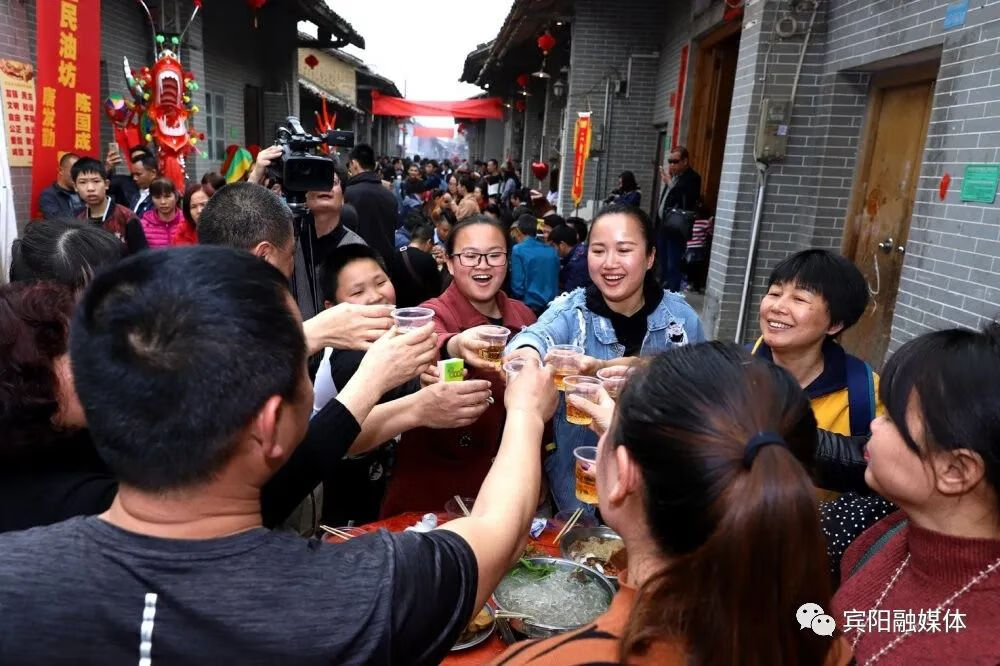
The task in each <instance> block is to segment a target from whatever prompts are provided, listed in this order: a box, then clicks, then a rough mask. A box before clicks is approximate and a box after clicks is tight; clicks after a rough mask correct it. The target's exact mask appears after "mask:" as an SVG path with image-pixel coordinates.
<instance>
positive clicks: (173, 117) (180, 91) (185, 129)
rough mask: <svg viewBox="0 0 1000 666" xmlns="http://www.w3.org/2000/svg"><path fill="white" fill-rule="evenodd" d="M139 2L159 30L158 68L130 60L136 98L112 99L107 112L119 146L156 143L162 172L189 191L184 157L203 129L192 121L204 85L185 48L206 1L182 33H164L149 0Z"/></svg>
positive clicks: (130, 84)
mask: <svg viewBox="0 0 1000 666" xmlns="http://www.w3.org/2000/svg"><path fill="white" fill-rule="evenodd" d="M138 2H139V4H140V5H142V8H143V9H144V10H145V11H146V16H147V17H148V18H149V25H150V27H151V28H152V29H153V53H154V55H155V56H156V62H155V63H154V64H153V67H152V68H149V67H143V68H142V69H140V70H138V71H136V70H134V69H132V68H131V67H129V64H128V58H124V59H123V64H124V70H125V80H126V82H127V83H128V88H129V92H130V93H131V94H132V99H133V101H131V102H130V101H127V100H122V99H121V98H109V99H108V100H107V101H106V102H105V111H107V113H108V115H109V116H110V117H111V122H112V124H113V125H114V128H115V139H116V140H117V142H118V144H119V146H121V147H122V149H123V150H125V151H128V150H130V149H131V148H134V147H135V146H137V145H140V144H143V143H145V144H149V143H155V145H156V154H157V157H158V159H159V162H160V171H161V173H162V174H163V175H164V176H166V177H168V178H170V179H171V180H172V181H174V184H175V185H176V186H177V188H178V189H179V190H181V191H183V190H184V157H185V155H187V154H188V153H189V152H191V151H192V150H194V145H195V144H196V143H197V142H198V135H197V133H196V132H195V131H194V130H193V128H191V127H190V126H189V125H188V119H189V117H190V116H191V115H193V114H195V113H197V112H198V107H197V106H195V105H194V104H193V103H192V101H191V92H193V91H195V90H197V89H198V83H197V82H196V81H195V80H194V75H193V74H192V73H191V72H185V71H184V69H183V67H181V60H180V55H179V52H180V45H181V42H182V41H183V39H184V35H185V33H187V30H188V28H190V27H191V23H192V22H193V21H194V19H195V16H197V15H198V10H199V9H201V0H194V11H193V12H191V18H190V19H188V23H187V25H186V26H185V27H184V30H183V31H182V32H181V33H180V34H179V35H177V34H169V33H164V32H161V31H158V30H157V29H156V23H155V22H154V21H153V15H152V14H151V13H150V11H149V7H148V6H147V5H146V3H145V1H144V0H138Z"/></svg>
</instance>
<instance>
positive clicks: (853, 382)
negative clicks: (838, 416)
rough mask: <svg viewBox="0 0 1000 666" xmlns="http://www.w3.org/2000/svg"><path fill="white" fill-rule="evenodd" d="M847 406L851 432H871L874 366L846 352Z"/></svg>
mask: <svg viewBox="0 0 1000 666" xmlns="http://www.w3.org/2000/svg"><path fill="white" fill-rule="evenodd" d="M845 360H846V365H847V408H848V413H849V417H850V421H851V434H852V435H854V436H855V437H857V436H861V435H870V434H871V422H872V419H874V418H875V377H874V373H873V372H872V367H871V366H870V365H868V364H867V363H865V362H864V361H862V360H861V359H860V358H857V357H854V356H851V355H850V354H846V359H845Z"/></svg>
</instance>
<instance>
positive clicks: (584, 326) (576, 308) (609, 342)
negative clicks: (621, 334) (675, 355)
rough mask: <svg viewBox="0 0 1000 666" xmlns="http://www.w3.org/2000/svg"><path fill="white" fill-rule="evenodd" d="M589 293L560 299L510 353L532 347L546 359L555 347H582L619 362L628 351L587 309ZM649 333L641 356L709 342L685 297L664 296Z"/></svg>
mask: <svg viewBox="0 0 1000 666" xmlns="http://www.w3.org/2000/svg"><path fill="white" fill-rule="evenodd" d="M586 302H587V295H586V289H585V288H583V287H580V288H578V289H574V290H573V291H571V292H568V293H565V294H563V295H562V296H559V297H558V298H556V299H555V300H554V301H552V304H551V305H549V308H548V310H546V311H545V313H544V314H543V315H542V316H541V317H539V319H538V321H537V322H535V323H534V324H532V325H531V326H529V327H527V328H526V329H524V330H523V331H521V332H520V333H518V334H517V335H515V336H514V338H513V339H512V340H511V341H510V342H509V343H508V344H507V349H506V353H508V354H509V353H511V352H513V351H514V350H515V349H517V348H519V347H532V348H533V349H535V351H537V352H538V354H539V355H540V356H541V357H542V358H545V354H546V352H547V351H548V349H549V346H551V345H572V344H576V345H580V346H581V347H583V353H584V354H586V355H587V356H592V357H594V358H597V359H601V360H602V361H606V360H609V359H613V358H619V357H621V355H622V354H623V353H624V351H625V348H624V347H623V346H622V345H621V344H620V343H619V342H618V338H617V337H615V329H614V327H612V326H611V322H610V321H609V320H608V319H607V318H606V317H602V316H601V315H597V314H594V313H593V312H591V311H590V310H589V309H587V305H586ZM647 324H648V330H647V332H646V338H645V339H644V340H643V341H642V350H641V352H640V353H641V354H643V355H647V354H656V353H658V352H661V351H664V350H667V349H670V348H671V347H678V346H680V345H685V344H688V343H691V342H702V341H704V340H705V331H704V329H702V326H701V320H700V319H698V314H697V313H696V312H695V311H694V309H693V308H692V307H691V306H690V305H688V303H687V301H686V300H684V297H683V296H681V295H679V294H675V293H672V292H669V291H664V292H663V300H662V301H660V305H659V307H657V308H656V310H654V311H653V313H652V314H650V315H649V317H648V318H647Z"/></svg>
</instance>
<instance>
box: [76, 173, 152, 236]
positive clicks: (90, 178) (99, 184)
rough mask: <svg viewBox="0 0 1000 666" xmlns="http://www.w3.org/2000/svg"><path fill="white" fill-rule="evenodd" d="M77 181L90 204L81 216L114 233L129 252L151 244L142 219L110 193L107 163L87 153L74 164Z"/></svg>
mask: <svg viewBox="0 0 1000 666" xmlns="http://www.w3.org/2000/svg"><path fill="white" fill-rule="evenodd" d="M72 173H73V182H74V183H75V184H76V190H77V192H78V193H79V195H80V197H81V198H82V199H83V202H84V204H85V206H86V208H85V209H84V211H83V212H81V213H80V215H79V216H78V217H79V218H80V219H82V220H90V222H92V223H93V224H95V225H97V226H100V227H101V228H103V229H105V230H106V231H110V232H111V233H113V234H114V235H115V236H116V237H117V238H118V240H119V241H121V242H122V243H124V245H125V247H126V248H127V249H128V251H129V252H138V251H139V250H145V249H146V248H147V247H149V244H148V243H147V242H146V233H145V231H143V229H142V224H141V223H140V222H139V219H138V218H137V217H136V216H135V214H134V213H132V210H131V209H130V208H128V207H127V206H123V205H121V204H120V203H117V202H116V201H115V199H114V198H113V197H111V196H110V195H108V185H109V181H108V177H107V173H106V172H105V171H104V165H102V164H101V163H100V162H98V161H97V160H95V159H94V158H92V157H84V158H83V159H81V160H79V161H77V163H76V164H74V165H73V172H72Z"/></svg>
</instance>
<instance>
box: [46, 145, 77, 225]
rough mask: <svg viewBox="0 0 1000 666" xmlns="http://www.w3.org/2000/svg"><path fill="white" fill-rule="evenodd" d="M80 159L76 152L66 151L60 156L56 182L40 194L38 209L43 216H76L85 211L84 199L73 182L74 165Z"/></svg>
mask: <svg viewBox="0 0 1000 666" xmlns="http://www.w3.org/2000/svg"><path fill="white" fill-rule="evenodd" d="M79 159H80V156H79V155H77V154H75V153H65V154H64V155H63V156H62V157H60V158H59V170H58V171H57V172H56V180H55V182H54V183H52V184H51V185H49V186H48V187H47V188H45V189H44V190H42V193H41V194H39V195H38V209H39V210H40V211H42V217H43V218H53V217H76V216H77V215H79V214H80V213H82V212H83V210H84V204H83V201H81V200H80V196H79V195H78V194H77V193H76V187H75V186H74V184H73V165H74V164H76V161H77V160H79Z"/></svg>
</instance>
